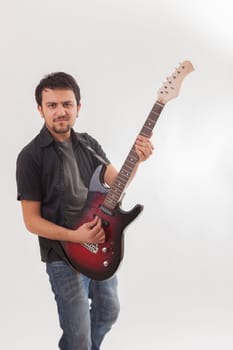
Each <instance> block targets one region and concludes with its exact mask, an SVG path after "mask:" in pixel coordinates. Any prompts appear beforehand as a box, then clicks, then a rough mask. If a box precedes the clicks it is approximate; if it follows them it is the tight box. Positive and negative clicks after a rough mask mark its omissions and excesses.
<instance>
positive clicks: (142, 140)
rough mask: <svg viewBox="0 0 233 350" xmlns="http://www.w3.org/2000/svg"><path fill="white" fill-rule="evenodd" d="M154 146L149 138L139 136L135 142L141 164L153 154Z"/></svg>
mask: <svg viewBox="0 0 233 350" xmlns="http://www.w3.org/2000/svg"><path fill="white" fill-rule="evenodd" d="M153 150H154V146H153V145H152V143H151V142H150V139H149V138H148V137H145V136H142V135H139V136H138V137H137V139H136V142H135V151H136V153H137V155H138V157H139V162H143V161H145V160H146V159H147V158H149V156H150V155H151V154H152V152H153Z"/></svg>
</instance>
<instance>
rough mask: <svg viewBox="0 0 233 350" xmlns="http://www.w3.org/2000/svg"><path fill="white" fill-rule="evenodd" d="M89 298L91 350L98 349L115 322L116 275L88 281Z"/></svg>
mask: <svg viewBox="0 0 233 350" xmlns="http://www.w3.org/2000/svg"><path fill="white" fill-rule="evenodd" d="M89 296H90V299H91V339H92V347H91V350H99V349H100V344H101V343H102V340H103V338H104V336H105V334H106V333H107V332H108V331H109V330H110V329H111V327H112V325H113V323H115V322H116V320H117V317H118V314H119V310H120V305H119V299H118V295H117V278H116V276H114V277H112V278H110V279H107V280H104V281H94V280H91V283H90V293H89Z"/></svg>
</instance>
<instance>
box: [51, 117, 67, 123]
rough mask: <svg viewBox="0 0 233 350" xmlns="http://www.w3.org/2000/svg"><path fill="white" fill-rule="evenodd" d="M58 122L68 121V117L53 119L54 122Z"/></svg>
mask: <svg viewBox="0 0 233 350" xmlns="http://www.w3.org/2000/svg"><path fill="white" fill-rule="evenodd" d="M60 120H68V117H66V116H61V117H57V118H54V119H53V121H54V122H59V121H60Z"/></svg>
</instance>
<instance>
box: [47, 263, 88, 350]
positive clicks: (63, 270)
mask: <svg viewBox="0 0 233 350" xmlns="http://www.w3.org/2000/svg"><path fill="white" fill-rule="evenodd" d="M47 273H48V275H49V280H50V283H51V286H52V290H53V292H54V295H55V299H56V302H57V308H58V314H59V320H60V326H61V328H62V330H63V334H62V337H61V339H60V342H59V348H60V349H61V350H90V349H91V330H90V312H89V300H88V289H89V283H90V279H89V278H87V277H85V276H83V275H82V274H80V273H77V272H76V271H74V270H73V269H72V268H71V267H70V266H69V265H68V264H66V263H65V262H63V261H56V262H52V263H48V264H47Z"/></svg>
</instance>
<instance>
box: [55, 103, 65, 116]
mask: <svg viewBox="0 0 233 350" xmlns="http://www.w3.org/2000/svg"><path fill="white" fill-rule="evenodd" d="M56 112H57V115H59V116H63V115H65V114H66V110H65V108H64V107H63V106H62V105H58V106H57V110H56Z"/></svg>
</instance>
